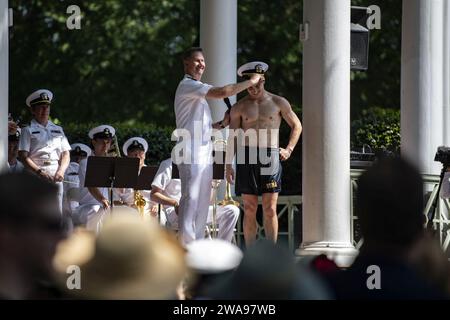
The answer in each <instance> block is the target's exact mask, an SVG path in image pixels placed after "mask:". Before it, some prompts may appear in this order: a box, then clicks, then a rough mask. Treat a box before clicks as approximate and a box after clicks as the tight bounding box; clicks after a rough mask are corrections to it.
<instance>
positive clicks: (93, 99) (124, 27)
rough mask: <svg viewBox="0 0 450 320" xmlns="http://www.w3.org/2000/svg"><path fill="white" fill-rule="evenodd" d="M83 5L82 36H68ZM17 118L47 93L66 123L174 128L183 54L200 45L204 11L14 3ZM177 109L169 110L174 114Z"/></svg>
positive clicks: (194, 6) (168, 5)
mask: <svg viewBox="0 0 450 320" xmlns="http://www.w3.org/2000/svg"><path fill="white" fill-rule="evenodd" d="M72 4H76V5H78V6H79V7H80V9H81V12H82V20H81V27H82V28H81V30H68V28H67V27H66V19H67V18H68V17H69V16H70V15H69V14H67V13H66V9H67V7H68V6H69V5H72ZM11 6H12V7H13V8H14V10H15V25H14V28H13V29H12V33H11V40H10V48H11V49H10V50H11V53H10V57H11V66H10V73H11V87H12V90H11V100H10V105H11V107H12V108H11V109H12V111H13V112H14V113H15V114H17V113H18V112H20V111H21V110H23V109H25V108H24V100H25V97H26V96H27V95H28V94H29V93H30V92H31V91H32V90H34V89H36V88H40V87H47V88H50V89H52V91H54V93H55V101H54V104H53V105H54V108H53V110H52V114H53V116H56V117H57V118H59V119H61V120H62V121H63V122H65V123H67V122H74V121H89V120H92V119H95V120H99V121H106V122H111V121H117V120H123V119H129V120H132V121H133V120H134V121H137V120H142V121H148V122H159V121H162V122H163V123H166V122H169V121H170V120H171V119H173V118H171V117H167V113H168V111H169V110H172V104H173V94H174V92H175V89H176V85H177V83H178V81H179V79H180V78H181V76H182V69H181V62H180V59H179V58H180V57H179V55H178V54H179V52H181V51H182V50H183V49H184V48H186V47H189V46H191V45H192V44H193V43H195V42H196V41H197V40H196V38H197V25H198V23H197V21H198V18H199V6H198V2H197V1H190V0H170V1H166V0H164V1H160V0H150V1H148V0H146V1H143V0H134V1H130V0H128V1H121V0H108V1H92V0H90V1H86V0H78V1H74V0H70V1H65V0H60V1H49V0H47V1H44V0H32V1H30V0H13V1H11ZM169 107H170V109H169Z"/></svg>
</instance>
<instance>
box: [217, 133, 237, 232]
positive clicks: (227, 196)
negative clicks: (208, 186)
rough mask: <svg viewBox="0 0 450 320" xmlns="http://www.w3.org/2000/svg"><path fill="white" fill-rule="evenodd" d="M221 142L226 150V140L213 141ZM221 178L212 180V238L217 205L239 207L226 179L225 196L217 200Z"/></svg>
mask: <svg viewBox="0 0 450 320" xmlns="http://www.w3.org/2000/svg"><path fill="white" fill-rule="evenodd" d="M219 143H221V144H222V146H223V147H224V149H225V150H226V146H227V141H226V140H223V139H218V140H215V141H214V144H219ZM225 181H226V177H225ZM220 182H221V180H213V185H212V187H213V199H214V202H213V217H212V229H213V230H212V237H213V238H217V205H219V206H226V205H235V206H237V207H239V202H237V201H235V200H233V198H232V197H231V185H230V183H229V182H228V181H226V193H225V198H224V199H223V200H222V201H220V202H218V201H217V189H218V188H219V185H220Z"/></svg>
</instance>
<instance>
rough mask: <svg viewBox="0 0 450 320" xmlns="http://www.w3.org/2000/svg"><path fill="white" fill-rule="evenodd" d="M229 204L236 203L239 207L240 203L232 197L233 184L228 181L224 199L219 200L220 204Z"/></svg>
mask: <svg viewBox="0 0 450 320" xmlns="http://www.w3.org/2000/svg"><path fill="white" fill-rule="evenodd" d="M228 205H234V206H236V207H239V205H240V203H239V202H238V201H236V200H234V199H233V198H232V197H231V185H230V183H229V182H228V181H227V191H226V193H225V198H224V199H223V200H222V201H219V206H228Z"/></svg>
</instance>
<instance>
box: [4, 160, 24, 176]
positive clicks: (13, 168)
mask: <svg viewBox="0 0 450 320" xmlns="http://www.w3.org/2000/svg"><path fill="white" fill-rule="evenodd" d="M7 164H8V170H9V172H11V173H13V172H22V171H23V170H24V168H25V167H24V166H23V164H22V162H20V161H19V160H16V163H15V164H10V163H7Z"/></svg>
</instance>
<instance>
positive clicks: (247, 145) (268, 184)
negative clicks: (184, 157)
mask: <svg viewBox="0 0 450 320" xmlns="http://www.w3.org/2000/svg"><path fill="white" fill-rule="evenodd" d="M267 69H268V65H267V64H266V63H264V62H258V61H257V62H250V63H247V64H244V65H243V66H241V67H240V68H239V69H238V75H239V76H242V77H244V78H245V77H250V76H252V75H253V74H255V73H258V74H260V75H262V77H261V79H260V81H259V82H258V83H257V84H256V85H254V86H252V87H250V88H248V89H247V92H248V95H247V96H246V97H244V98H242V99H241V100H239V101H238V102H237V103H236V104H235V105H234V106H233V108H232V109H231V114H230V129H231V130H232V132H231V133H230V136H229V141H228V147H227V154H228V156H231V157H232V156H233V155H234V153H235V148H234V146H236V144H237V150H238V156H237V157H236V160H237V161H236V163H237V164H236V194H238V195H240V194H242V199H243V201H244V212H245V213H244V237H245V242H246V245H247V246H248V245H250V244H251V243H253V242H254V241H255V239H256V231H257V230H256V229H257V224H256V211H257V208H258V195H262V205H263V224H264V230H265V234H266V237H267V238H268V239H271V240H273V241H274V242H276V240H277V236H278V217H277V200H278V193H279V192H280V191H281V175H282V167H281V163H280V160H281V161H285V160H287V159H289V157H290V156H291V154H292V151H293V150H294V148H295V146H296V144H297V142H298V139H299V137H300V134H301V132H302V125H301V123H300V120H299V119H298V117H297V115H296V114H295V113H294V111H292V108H291V106H290V104H289V102H288V101H287V100H286V99H285V98H283V97H280V96H277V95H275V94H272V93H270V92H268V91H266V90H265V89H264V83H265V76H264V74H265V72H266V71H267ZM282 119H284V120H285V121H286V122H287V124H288V125H289V126H290V127H291V134H290V138H289V143H288V144H287V146H286V147H285V148H280V147H279V137H278V132H279V128H280V124H281V120H282ZM233 129H242V131H243V132H244V139H242V136H241V137H240V139H239V141H238V142H237V141H236V139H237V134H236V133H237V132H239V130H234V131H233ZM251 133H254V135H253V137H256V139H252V138H249V139H247V138H248V137H251V136H252V135H251ZM253 155H256V159H255V161H254V162H253V161H249V160H251V159H252V156H253ZM244 156H245V157H244ZM244 159H245V161H241V160H244ZM226 177H227V180H228V182H230V183H233V182H234V178H235V177H234V170H233V167H232V165H231V161H228V160H227V165H226Z"/></svg>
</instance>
